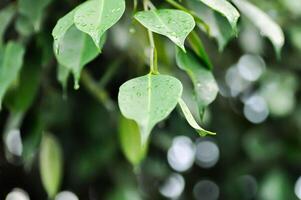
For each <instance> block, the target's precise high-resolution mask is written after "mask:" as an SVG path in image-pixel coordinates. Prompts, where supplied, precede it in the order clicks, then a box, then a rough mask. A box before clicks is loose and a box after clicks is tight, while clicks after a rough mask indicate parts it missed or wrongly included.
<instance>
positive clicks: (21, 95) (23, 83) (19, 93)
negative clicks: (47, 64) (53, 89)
mask: <svg viewBox="0 0 301 200" xmlns="http://www.w3.org/2000/svg"><path fill="white" fill-rule="evenodd" d="M25 64H26V65H24V67H23V68H22V70H21V73H20V74H21V75H20V79H19V82H18V87H16V88H14V89H13V90H12V91H10V92H9V93H8V94H7V97H6V98H5V103H6V105H7V106H8V107H9V108H10V110H11V111H13V112H25V111H26V110H27V109H28V108H29V107H30V106H31V104H32V102H33V101H34V99H35V97H36V93H37V91H38V88H39V82H40V78H39V75H40V68H39V67H40V65H39V64H38V63H33V62H32V63H29V62H27V63H25Z"/></svg>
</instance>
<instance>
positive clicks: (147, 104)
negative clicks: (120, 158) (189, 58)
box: [118, 74, 182, 145]
mask: <svg viewBox="0 0 301 200" xmlns="http://www.w3.org/2000/svg"><path fill="white" fill-rule="evenodd" d="M166 94H168V95H166ZM181 95H182V84H181V82H180V81H179V80H178V79H176V78H174V77H172V76H167V75H151V74H148V75H145V76H141V77H138V78H134V79H131V80H129V81H127V82H125V83H124V84H123V85H121V87H120V89H119V94H118V104H119V107H120V110H121V113H122V114H123V115H124V116H125V117H126V118H128V119H132V120H134V121H136V122H137V124H138V125H139V128H140V133H141V140H142V145H144V144H145V143H146V141H147V139H148V137H149V134H150V132H151V130H152V129H153V127H154V126H155V125H156V124H157V123H158V122H160V121H162V120H163V119H165V118H166V117H167V116H168V115H169V114H170V113H171V111H172V110H173V109H174V108H175V106H176V105H177V102H178V100H179V98H180V97H181Z"/></svg>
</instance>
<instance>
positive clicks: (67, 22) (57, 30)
mask: <svg viewBox="0 0 301 200" xmlns="http://www.w3.org/2000/svg"><path fill="white" fill-rule="evenodd" d="M74 13H75V9H74V10H72V11H70V12H69V13H67V14H66V15H65V16H64V17H62V18H60V19H59V20H58V21H57V23H56V25H55V27H54V28H53V30H52V36H53V39H54V50H55V52H56V53H59V48H60V43H61V42H62V40H63V38H64V35H65V34H66V32H67V31H68V30H69V28H71V26H72V25H73V24H74V23H73V18H74Z"/></svg>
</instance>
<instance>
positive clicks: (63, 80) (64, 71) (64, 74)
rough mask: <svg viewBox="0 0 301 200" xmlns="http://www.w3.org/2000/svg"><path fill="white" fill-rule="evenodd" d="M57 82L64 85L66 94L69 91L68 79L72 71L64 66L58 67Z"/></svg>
mask: <svg viewBox="0 0 301 200" xmlns="http://www.w3.org/2000/svg"><path fill="white" fill-rule="evenodd" d="M56 74H57V76H56V77H57V80H58V81H59V82H60V84H61V85H62V87H63V90H64V92H65V91H66V89H67V83H68V78H69V75H70V71H69V69H68V68H67V67H64V66H62V65H60V64H59V65H58V67H57V73H56Z"/></svg>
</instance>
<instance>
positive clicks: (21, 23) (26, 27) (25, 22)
mask: <svg viewBox="0 0 301 200" xmlns="http://www.w3.org/2000/svg"><path fill="white" fill-rule="evenodd" d="M15 29H16V31H18V33H19V34H20V35H21V36H23V37H29V36H30V35H31V34H32V33H34V28H33V25H32V24H31V22H30V21H29V19H28V18H27V17H24V16H22V15H20V16H18V18H17V20H16V22H15Z"/></svg>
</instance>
